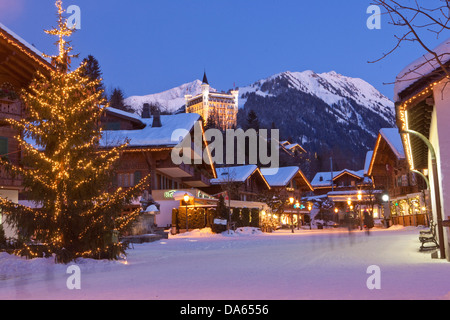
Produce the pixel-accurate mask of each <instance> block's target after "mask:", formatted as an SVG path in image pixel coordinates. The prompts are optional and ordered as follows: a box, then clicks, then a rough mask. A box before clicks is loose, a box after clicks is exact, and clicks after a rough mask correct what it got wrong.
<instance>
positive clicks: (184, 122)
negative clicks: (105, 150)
mask: <svg viewBox="0 0 450 320" xmlns="http://www.w3.org/2000/svg"><path fill="white" fill-rule="evenodd" d="M160 117H161V123H162V126H161V127H155V128H153V127H152V123H153V118H148V119H142V118H141V119H140V120H141V121H142V122H143V123H144V124H145V128H143V129H140V130H105V131H103V137H102V139H101V141H100V145H101V146H103V147H110V146H117V145H121V144H123V143H124V142H125V141H126V140H127V139H128V140H129V147H161V146H167V147H174V146H176V145H178V144H179V143H180V142H181V141H182V140H183V139H184V138H185V137H186V135H187V134H188V133H189V132H191V130H192V129H193V127H194V125H195V123H196V122H197V121H200V115H198V114H196V113H180V114H175V115H161V116H160ZM175 133H176V134H175Z"/></svg>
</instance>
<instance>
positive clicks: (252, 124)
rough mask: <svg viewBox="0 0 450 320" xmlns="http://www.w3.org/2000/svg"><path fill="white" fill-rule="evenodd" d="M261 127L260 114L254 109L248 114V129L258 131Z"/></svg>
mask: <svg viewBox="0 0 450 320" xmlns="http://www.w3.org/2000/svg"><path fill="white" fill-rule="evenodd" d="M259 128H260V124H259V119H258V115H257V114H256V112H255V111H254V110H253V109H252V110H250V111H249V113H248V115H247V130H248V129H255V130H256V131H258V130H259Z"/></svg>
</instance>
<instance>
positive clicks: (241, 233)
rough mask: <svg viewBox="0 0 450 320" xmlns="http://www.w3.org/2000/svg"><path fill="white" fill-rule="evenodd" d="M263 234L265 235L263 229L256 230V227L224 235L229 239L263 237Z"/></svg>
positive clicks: (240, 229) (243, 228)
mask: <svg viewBox="0 0 450 320" xmlns="http://www.w3.org/2000/svg"><path fill="white" fill-rule="evenodd" d="M261 234H263V232H262V231H261V229H259V228H255V227H242V228H237V229H236V230H235V231H233V230H230V232H228V231H224V232H222V235H224V236H227V237H229V236H251V235H261Z"/></svg>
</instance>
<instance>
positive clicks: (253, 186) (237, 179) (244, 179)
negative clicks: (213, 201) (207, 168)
mask: <svg viewBox="0 0 450 320" xmlns="http://www.w3.org/2000/svg"><path fill="white" fill-rule="evenodd" d="M216 171H217V178H215V179H211V185H210V186H209V187H203V188H202V189H203V190H205V192H207V193H209V194H211V195H216V194H220V193H226V194H227V196H228V197H229V198H230V199H231V200H239V201H250V202H252V201H258V200H259V195H260V193H261V192H263V191H265V190H270V185H269V183H268V182H267V180H266V179H265V178H264V176H263V175H262V173H261V171H260V169H259V168H258V167H257V166H256V165H242V166H234V167H223V168H217V169H216Z"/></svg>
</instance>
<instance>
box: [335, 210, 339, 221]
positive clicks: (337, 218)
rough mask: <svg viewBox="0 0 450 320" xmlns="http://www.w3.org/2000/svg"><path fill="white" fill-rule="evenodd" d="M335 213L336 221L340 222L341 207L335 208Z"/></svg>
mask: <svg viewBox="0 0 450 320" xmlns="http://www.w3.org/2000/svg"><path fill="white" fill-rule="evenodd" d="M334 213H335V214H336V223H339V215H338V213H339V209H338V208H334Z"/></svg>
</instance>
